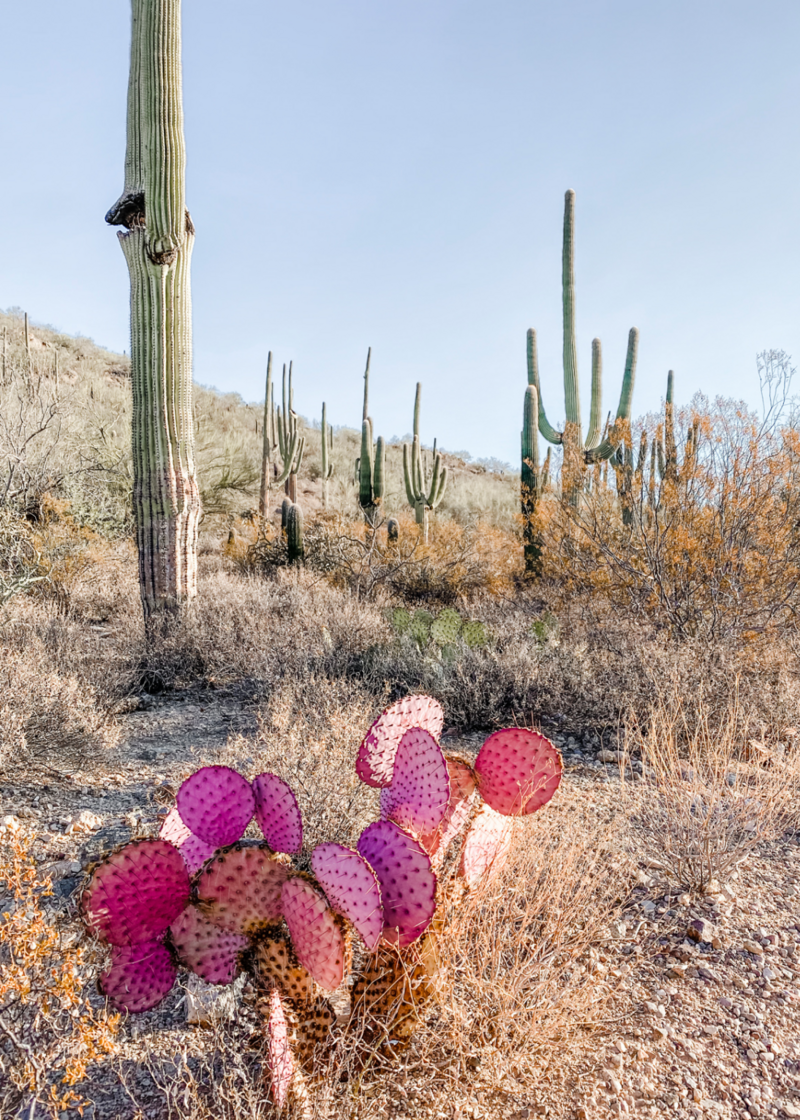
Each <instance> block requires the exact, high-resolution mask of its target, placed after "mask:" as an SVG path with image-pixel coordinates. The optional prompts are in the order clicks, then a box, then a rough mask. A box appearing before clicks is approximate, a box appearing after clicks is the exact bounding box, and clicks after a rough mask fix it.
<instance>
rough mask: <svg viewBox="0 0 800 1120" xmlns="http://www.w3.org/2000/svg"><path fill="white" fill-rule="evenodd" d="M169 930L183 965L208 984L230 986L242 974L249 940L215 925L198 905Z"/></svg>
mask: <svg viewBox="0 0 800 1120" xmlns="http://www.w3.org/2000/svg"><path fill="white" fill-rule="evenodd" d="M169 929H170V935H171V937H172V944H173V945H174V946H175V951H176V953H177V954H178V957H179V958H180V960H181V963H182V964H185V965H186V967H187V968H190V969H191V970H192V972H195V973H196V974H197V975H198V976H199V977H200V978H201V979H202V980H205V981H206V983H208V984H230V982H231V981H232V980H235V979H236V977H237V976H238V975H239V971H240V965H239V959H240V956H241V954H242V952H243V951H244V950H245V949H246V948H247V947H248V945H249V944H250V939H249V938H247V937H244V936H243V935H242V934H240V933H231V932H230V931H229V930H225V929H220V927H219V926H215V925H213V924H212V923H211V922H209V921H207V919H205V918H204V917H203V916H202V914H201V913H200V911H199V910H198V909H197V907H195V906H187V908H186V909H185V910H184V912H183V913H182V914H181V916H180V917H179V918H178V919H177V921H175V922H173V923H172V925H171V926H170V927H169Z"/></svg>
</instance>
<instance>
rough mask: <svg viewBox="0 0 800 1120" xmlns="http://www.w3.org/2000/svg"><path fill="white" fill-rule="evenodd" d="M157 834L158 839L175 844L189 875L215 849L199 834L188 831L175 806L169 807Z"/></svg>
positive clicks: (200, 865) (211, 854) (209, 856)
mask: <svg viewBox="0 0 800 1120" xmlns="http://www.w3.org/2000/svg"><path fill="white" fill-rule="evenodd" d="M158 835H159V839H161V840H168V841H169V842H170V844H174V845H175V847H176V848H177V849H178V851H179V852H180V853H181V855H182V856H183V862H184V863H185V864H186V867H187V869H188V871H189V874H190V875H194V873H195V871H199V870H200V868H201V867H202V866H203V864H204V863H205V862H206V860H207V859H210V858H211V856H213V854H214V852H215V851H216V848H212V847H211V845H210V844H206V842H205V841H204V840H201V839H200V837H199V836H194V835H193V834H192V833H191V832H190V831H189V829H188V828H187V827H186V825H185V824H184V823H183V821H182V820H181V815H180V813H179V812H178V810H177V808H175V809H170V811H169V813H167V815H166V817H164V823H163V824H162V825H161V830H160V832H159V834H158Z"/></svg>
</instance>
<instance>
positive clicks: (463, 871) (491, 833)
mask: <svg viewBox="0 0 800 1120" xmlns="http://www.w3.org/2000/svg"><path fill="white" fill-rule="evenodd" d="M513 835H514V819H513V817H508V816H503V814H502V813H498V812H496V811H495V810H494V809H492V807H491V806H490V805H485V804H484V805H481V807H480V809H479V810H478V812H477V814H476V816H475V819H474V820H473V822H472V824H471V825H470V828H469V831H468V832H467V835H466V837H465V839H464V844H463V847H462V849H461V864H460V866H459V874H460V875H461V877H462V878H463V880H464V882H465V883H466V885H467V886H468V887H477V886H478V884H479V883H481V882H483V881H486V880H488V879H490V878H491V877H493V876H494V875H497V874H498V872H500V871H502V869H503V866H504V865H505V862H506V860H507V858H508V853H509V851H510V850H511V841H512V838H513Z"/></svg>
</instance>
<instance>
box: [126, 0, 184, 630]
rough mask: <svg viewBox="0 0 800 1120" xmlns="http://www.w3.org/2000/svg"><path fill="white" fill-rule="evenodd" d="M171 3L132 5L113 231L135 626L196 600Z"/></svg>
mask: <svg viewBox="0 0 800 1120" xmlns="http://www.w3.org/2000/svg"><path fill="white" fill-rule="evenodd" d="M180 12H181V8H180V0H132V17H133V18H132V34H131V67H130V78H129V84H128V132H127V150H126V155H125V186H124V189H123V192H122V195H121V197H120V198H119V200H118V201H117V202H116V203H115V204H114V206H112V208H111V209H110V210H109V212H108V214H107V215H106V221H107V222H108V223H109V225H121V226H124V227H125V231H124V232H120V233H119V235H118V236H119V240H120V244H121V246H122V251H123V253H124V255H125V259H126V261H127V264H128V270H129V272H130V281H131V368H132V380H133V433H132V434H133V441H132V442H133V467H134V481H133V505H134V513H135V519H136V540H137V545H138V550H139V582H140V590H141V596H142V605H143V608H144V614H145V619H146V620H148V621H150V620H152V618H153V617H154V616H155V615H157V614H159V613H160V612H164V611H175V610H176V609H178V608H180V607H181V606H182V605H183V604H185V603H187V602H188V601H189V600H191V599H192V598H194V596H195V595H196V593H197V528H198V523H199V519H200V495H199V490H198V486H197V480H196V477H195V467H194V438H193V425H192V324H191V297H190V290H189V266H190V262H191V255H192V246H193V244H194V228H193V226H192V222H191V219H190V217H189V213H188V211H187V209H186V201H185V174H184V173H185V163H186V152H185V146H184V139H183V104H182V92H181V19H180Z"/></svg>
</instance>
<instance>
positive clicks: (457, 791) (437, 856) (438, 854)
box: [420, 757, 477, 870]
mask: <svg viewBox="0 0 800 1120" xmlns="http://www.w3.org/2000/svg"><path fill="white" fill-rule="evenodd" d="M445 761H446V762H447V773H448V776H449V778H450V800H449V801H448V803H447V809H446V810H445V814H444V817H443V818H442V823H441V824H440V825H439V827H438V828H437V829H436V830H435V831H433V832H429V833H427V834H426V835H424V836H421V837H420V843H421V844H422V847H423V848H424V849H425V851H426V852H427V853H428V855H429V856H430V857H431V863H432V864H433V867H434V869H435V870H436V869H438V868H439V867H441V865H442V863H443V862H444V858H445V856H446V855H447V851H448V849H449V847H450V845H451V844H452V843H453V841H454V840H455V839H456V837H457V836H459V835H460V834H461V833H462V832H463V830H464V828H465V827H466V824H467V822H468V820H469V818H470V815H471V813H472V809H473V806H474V804H475V800H476V796H477V795H476V793H475V788H476V786H475V775H474V773H473V771H472V767H471V766H470V765H469V763H468V762H467V761H466V760H465V759H463V758H456V757H453V758H446V759H445Z"/></svg>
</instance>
